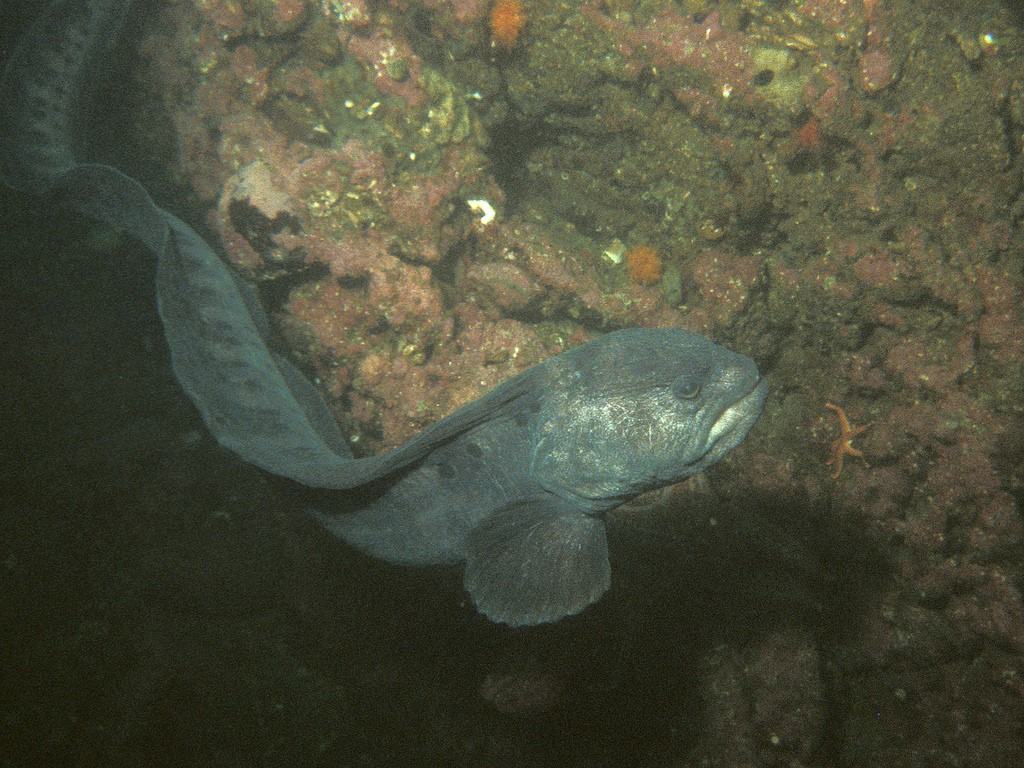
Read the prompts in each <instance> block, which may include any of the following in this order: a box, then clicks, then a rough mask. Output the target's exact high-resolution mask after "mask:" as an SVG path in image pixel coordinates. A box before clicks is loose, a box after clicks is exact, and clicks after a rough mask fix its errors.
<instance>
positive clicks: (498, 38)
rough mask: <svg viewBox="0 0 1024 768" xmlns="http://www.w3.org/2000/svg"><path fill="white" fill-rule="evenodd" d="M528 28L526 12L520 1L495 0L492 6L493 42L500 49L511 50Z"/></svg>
mask: <svg viewBox="0 0 1024 768" xmlns="http://www.w3.org/2000/svg"><path fill="white" fill-rule="evenodd" d="M525 26H526V11H525V10H523V4H522V3H521V2H519V0H495V3H494V5H493V6H491V40H492V41H494V44H495V45H496V46H498V47H499V48H505V49H506V50H508V49H511V48H512V47H514V46H515V44H516V40H518V39H519V33H520V32H522V31H523V27H525Z"/></svg>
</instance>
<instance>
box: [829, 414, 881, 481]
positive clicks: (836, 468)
mask: <svg viewBox="0 0 1024 768" xmlns="http://www.w3.org/2000/svg"><path fill="white" fill-rule="evenodd" d="M825 407H826V408H828V409H829V410H830V411H835V414H836V416H838V417H839V432H840V434H839V437H837V438H836V439H835V440H833V441H832V458H830V459H829V460H828V461H826V462H825V465H826V466H830V467H833V470H832V479H833V480H835V479H837V478H838V477H839V475H840V474H841V473H842V471H843V457H844V456H846V455H850V456H857V457H858V458H861V459H863V458H864V454H863V453H862V452H861V451H858V450H857V449H856V448H854V447H853V438H855V437H856V436H857V435H859V434H860V433H861V432H863V431H864V430H865V429H867V428H868V427H870V426H871V425H870V424H864V425H862V426H859V427H853V426H850V420H849V419H848V418H846V411H844V410H843V409H842V408H841V407H840V406H838V405H835V404H834V403H825ZM866 463H867V462H866V461H865V464H866Z"/></svg>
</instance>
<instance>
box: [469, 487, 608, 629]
mask: <svg viewBox="0 0 1024 768" xmlns="http://www.w3.org/2000/svg"><path fill="white" fill-rule="evenodd" d="M610 582H611V569H610V567H609V564H608V542H607V539H606V537H605V524H604V521H603V520H601V519H599V518H596V517H591V516H590V515H585V514H583V513H581V512H579V511H578V510H575V509H571V508H567V506H566V505H565V502H563V501H561V500H560V499H558V498H557V497H554V496H552V497H547V498H540V499H529V500H525V501H517V502H515V503H513V504H510V505H508V506H506V507H502V508H501V509H499V510H497V511H496V512H494V513H493V514H491V515H490V516H488V517H487V518H486V519H484V521H483V522H482V523H480V524H479V525H478V526H477V527H476V528H474V529H473V530H472V531H471V532H470V534H469V538H468V542H467V547H466V572H465V576H464V580H463V583H464V585H465V588H466V591H467V592H469V594H470V596H471V597H472V598H473V603H474V604H475V605H476V607H477V609H478V610H479V611H480V612H481V613H483V614H484V615H485V616H487V617H488V618H489V619H491V620H492V621H498V622H502V623H504V624H509V625H511V626H513V627H518V626H527V625H532V624H543V623H546V622H551V621H557V620H558V619H561V618H562V617H564V616H570V615H572V614H575V613H579V612H580V611H582V610H583V609H584V608H586V607H587V606H588V605H590V604H591V603H593V602H595V601H596V600H597V599H598V598H599V597H601V595H603V594H604V593H605V592H606V591H607V589H608V586H609V584H610Z"/></svg>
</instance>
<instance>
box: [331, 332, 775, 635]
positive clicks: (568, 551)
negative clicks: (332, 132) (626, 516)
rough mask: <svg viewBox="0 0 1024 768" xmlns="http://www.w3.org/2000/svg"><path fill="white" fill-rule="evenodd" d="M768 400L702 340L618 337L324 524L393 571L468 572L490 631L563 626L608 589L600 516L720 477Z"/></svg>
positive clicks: (517, 387)
mask: <svg viewBox="0 0 1024 768" xmlns="http://www.w3.org/2000/svg"><path fill="white" fill-rule="evenodd" d="M766 392H767V387H766V384H765V382H764V380H763V379H761V377H760V376H759V375H758V371H757V368H756V366H755V365H754V363H753V361H752V360H750V359H749V358H747V357H744V356H743V355H739V354H736V353H735V352H731V351H729V350H728V349H725V348H724V347H721V346H718V345H717V344H713V343H711V342H710V341H708V340H707V339H706V338H704V337H703V336H699V335H697V334H694V333H688V332H686V331H682V330H673V329H630V330H624V331H618V332H615V333H609V334H607V335H605V336H602V337H601V338H599V339H597V340H595V341H592V342H590V343H589V344H585V345H583V346H581V347H577V348H575V349H572V350H569V351H568V352H564V353H562V354H561V355H558V356H557V357H553V358H551V359H550V360H547V361H545V362H543V363H541V364H540V365H537V366H534V367H533V368H531V369H529V370H527V371H526V372H524V373H522V374H520V375H519V376H517V377H516V378H514V379H512V380H510V381H508V382H506V383H505V384H502V385H500V386H499V387H497V388H496V389H495V390H494V391H493V392H492V393H491V396H492V397H494V396H495V395H497V396H498V397H496V398H495V400H496V401H497V402H500V403H501V404H500V405H499V406H496V407H495V408H494V409H493V411H492V412H491V413H490V414H489V416H488V418H487V419H486V420H485V421H483V422H482V423H478V424H476V425H474V426H472V427H470V428H468V429H466V430H465V431H460V432H458V433H457V435H456V436H455V437H454V439H452V440H451V441H450V442H446V443H443V444H441V445H439V446H437V447H435V448H434V449H433V450H432V451H431V452H430V453H429V454H428V455H427V456H426V457H424V459H423V460H422V461H421V462H419V463H417V464H416V465H415V466H413V467H411V468H409V469H407V470H405V471H403V472H401V473H396V475H395V476H394V478H393V479H392V480H391V482H389V483H388V484H387V485H386V486H385V487H384V488H383V489H382V490H381V493H380V495H379V496H378V497H377V498H375V499H373V500H372V501H370V502H369V503H367V504H366V505H365V507H364V508H362V509H361V510H359V511H357V512H354V513H352V512H347V513H342V514H337V515H331V514H330V513H326V512H319V513H318V516H319V517H320V519H321V520H322V521H323V523H324V525H325V526H326V527H327V528H328V529H329V530H330V531H332V532H333V533H335V534H336V535H338V536H339V537H340V538H342V539H344V540H345V541H347V542H349V543H350V544H352V545H354V546H356V547H358V548H360V549H362V550H364V551H365V552H367V553H369V554H371V555H373V556H375V557H379V558H381V559H383V560H387V561H389V562H393V563H407V564H413V565H426V564H433V563H443V562H460V561H465V563H466V570H465V582H464V583H465V587H466V590H467V591H468V592H469V594H470V596H471V597H472V598H473V602H474V604H475V605H476V607H477V608H478V609H479V610H480V612H481V613H483V614H485V615H486V616H488V617H489V618H490V619H492V620H494V621H499V622H504V623H506V624H511V625H513V626H518V625H527V624H539V623H543V622H549V621H555V620H557V619H560V618H562V617H563V616H567V615H570V614H574V613H577V612H579V611H580V610H582V609H583V608H585V607H586V606H587V605H590V604H591V603H593V602H594V601H595V600H597V599H598V598H599V597H600V596H601V595H602V594H603V593H604V592H605V590H607V589H608V586H609V583H610V571H609V564H608V549H607V544H606V540H605V523H604V520H603V513H604V512H606V511H608V510H610V509H613V508H615V507H617V506H618V505H620V504H622V503H623V502H625V501H628V500H629V499H631V498H633V497H635V496H636V495H637V494H640V493H643V492H644V491H649V490H652V489H655V488H660V487H662V486H665V485H668V484H670V483H675V482H678V481H680V480H682V479H684V478H686V477H689V476H691V475H694V474H696V473H698V472H702V471H704V470H705V469H707V468H708V467H710V466H711V465H712V464H714V463H715V462H717V461H718V460H719V459H721V458H722V457H723V456H725V454H726V453H728V452H729V451H730V450H732V449H733V448H734V447H736V446H737V445H739V443H740V442H742V441H743V439H744V437H746V434H747V431H748V430H749V429H750V427H751V426H753V424H754V422H755V421H756V420H757V418H758V416H759V415H760V413H761V409H762V407H763V405H764V399H765V395H766ZM467 412H469V413H472V412H473V406H472V405H471V406H469V407H468V409H467ZM460 413H461V412H460V411H457V412H456V413H454V414H453V415H452V416H451V417H449V419H451V420H452V422H453V426H454V425H456V424H458V421H459V419H460ZM476 415H478V414H476ZM446 421H447V420H446Z"/></svg>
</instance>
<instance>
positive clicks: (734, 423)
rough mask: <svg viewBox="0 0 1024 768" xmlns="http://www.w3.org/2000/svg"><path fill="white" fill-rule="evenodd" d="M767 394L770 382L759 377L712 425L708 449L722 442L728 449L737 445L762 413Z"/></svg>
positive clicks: (707, 443)
mask: <svg viewBox="0 0 1024 768" xmlns="http://www.w3.org/2000/svg"><path fill="white" fill-rule="evenodd" d="M767 396H768V382H766V381H765V380H764V379H763V378H758V380H757V383H756V384H755V385H754V386H753V388H751V390H750V391H749V392H747V394H745V395H744V396H743V397H741V398H740V399H739V400H737V401H736V402H734V403H733V404H732V405H730V406H729V407H728V408H726V409H725V410H724V411H722V413H721V415H719V417H718V418H717V419H716V420H715V423H714V424H712V425H711V429H710V430H709V431H708V438H707V442H706V445H707V446H708V450H711V449H712V448H718V447H719V444H720V443H722V444H724V446H725V448H726V450H728V449H730V448H733V447H735V446H736V445H737V444H738V443H739V442H740V441H741V440H742V439H743V438H744V437H745V436H746V434H747V432H749V431H750V428H751V427H752V426H754V422H756V421H757V419H758V417H759V416H760V415H761V411H762V409H763V408H764V400H765V398H766V397H767Z"/></svg>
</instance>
